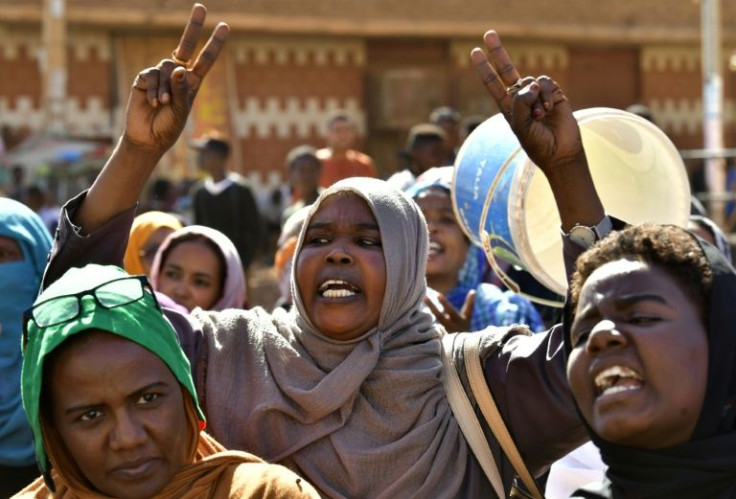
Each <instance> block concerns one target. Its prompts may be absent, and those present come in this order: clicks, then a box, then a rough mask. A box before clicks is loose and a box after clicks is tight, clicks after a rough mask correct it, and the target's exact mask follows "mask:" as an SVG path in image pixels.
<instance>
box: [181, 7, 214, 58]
mask: <svg viewBox="0 0 736 499" xmlns="http://www.w3.org/2000/svg"><path fill="white" fill-rule="evenodd" d="M206 17H207V9H206V8H205V6H204V5H202V4H201V3H195V4H194V7H192V12H191V14H189V22H187V25H186V27H185V28H184V32H183V33H182V34H181V38H180V39H179V45H177V46H176V48H175V49H174V52H173V53H172V55H173V56H174V57H176V58H177V59H179V60H181V61H189V60H190V59H191V58H192V55H193V54H194V49H195V48H196V47H197V42H198V41H199V36H200V34H201V33H202V27H203V26H204V20H205V18H206Z"/></svg>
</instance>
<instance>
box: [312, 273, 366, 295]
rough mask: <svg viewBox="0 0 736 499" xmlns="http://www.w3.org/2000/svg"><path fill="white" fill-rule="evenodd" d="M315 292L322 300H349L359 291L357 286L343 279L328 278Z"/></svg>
mask: <svg viewBox="0 0 736 499" xmlns="http://www.w3.org/2000/svg"><path fill="white" fill-rule="evenodd" d="M317 292H318V293H319V295H320V296H321V297H322V298H328V299H340V298H350V297H352V296H355V295H357V294H360V292H361V291H360V288H359V287H358V286H356V285H354V284H353V283H351V282H348V281H346V280H344V279H336V278H330V279H327V280H326V281H325V282H323V283H322V285H321V286H320V287H319V289H318V291H317Z"/></svg>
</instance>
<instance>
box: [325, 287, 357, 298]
mask: <svg viewBox="0 0 736 499" xmlns="http://www.w3.org/2000/svg"><path fill="white" fill-rule="evenodd" d="M353 295H355V293H353V292H352V291H350V290H348V289H328V290H326V291H324V292H323V293H322V296H324V297H325V298H347V297H348V296H353Z"/></svg>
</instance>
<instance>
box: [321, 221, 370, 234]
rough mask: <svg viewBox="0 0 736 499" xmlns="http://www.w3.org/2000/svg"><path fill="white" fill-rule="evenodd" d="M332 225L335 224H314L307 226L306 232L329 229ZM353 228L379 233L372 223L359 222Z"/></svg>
mask: <svg viewBox="0 0 736 499" xmlns="http://www.w3.org/2000/svg"><path fill="white" fill-rule="evenodd" d="M333 225H335V224H334V223H332V222H315V223H313V224H309V227H307V230H319V229H329V228H330V227H331V226H333ZM355 226H356V227H358V228H360V229H363V230H375V231H379V232H380V229H379V228H378V225H377V224H375V223H373V222H361V223H357V224H355Z"/></svg>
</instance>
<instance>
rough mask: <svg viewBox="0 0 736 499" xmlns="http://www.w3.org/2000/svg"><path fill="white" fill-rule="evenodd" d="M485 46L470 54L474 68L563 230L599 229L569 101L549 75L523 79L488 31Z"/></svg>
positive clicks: (598, 210)
mask: <svg viewBox="0 0 736 499" xmlns="http://www.w3.org/2000/svg"><path fill="white" fill-rule="evenodd" d="M483 41H484V42H485V45H486V49H487V51H488V55H487V56H486V54H485V53H484V52H483V50H481V49H479V48H475V49H473V50H472V52H471V53H470V57H471V59H472V61H473V66H474V67H475V70H476V72H477V73H478V75H479V76H480V78H481V80H482V81H483V84H484V85H485V87H486V89H487V90H488V93H490V94H491V97H493V99H494V100H495V101H496V104H498V107H499V109H500V110H501V112H502V113H503V115H504V116H505V117H506V120H507V121H508V123H509V125H510V126H511V129H512V130H513V131H514V133H515V134H516V137H517V138H518V139H519V143H520V144H521V147H523V148H524V151H525V152H526V154H527V156H529V158H530V159H531V160H532V161H533V162H534V163H535V164H536V165H537V166H538V167H539V168H540V169H541V170H542V171H543V172H544V174H545V176H546V177H547V180H548V181H549V185H550V187H551V188H552V193H553V194H554V197H555V202H556V204H557V209H558V211H559V214H560V220H561V221H562V229H563V230H564V231H569V230H570V229H571V228H572V227H573V226H574V225H576V224H582V225H588V226H592V225H595V224H597V223H598V222H600V220H601V219H602V218H603V217H604V215H605V213H604V211H603V205H602V204H601V201H600V198H599V197H598V193H597V192H596V190H595V185H594V184H593V179H592V177H591V175H590V170H589V169H588V162H587V159H586V157H585V150H584V149H583V141H582V139H581V136H580V128H579V127H578V123H577V121H576V120H575V117H574V116H573V114H572V107H571V106H570V103H569V102H568V100H567V97H565V94H564V93H563V92H562V89H560V87H559V85H557V83H556V82H555V81H554V80H553V79H552V78H549V77H548V76H539V77H536V78H534V77H531V76H527V77H524V78H521V76H520V75H519V72H518V71H517V70H516V68H515V67H514V65H513V63H512V62H511V59H509V56H508V54H507V53H506V50H505V49H504V48H503V45H502V44H501V39H500V38H499V36H498V34H497V33H496V32H495V31H487V32H486V34H485V35H484V36H483Z"/></svg>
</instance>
